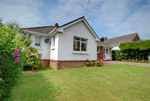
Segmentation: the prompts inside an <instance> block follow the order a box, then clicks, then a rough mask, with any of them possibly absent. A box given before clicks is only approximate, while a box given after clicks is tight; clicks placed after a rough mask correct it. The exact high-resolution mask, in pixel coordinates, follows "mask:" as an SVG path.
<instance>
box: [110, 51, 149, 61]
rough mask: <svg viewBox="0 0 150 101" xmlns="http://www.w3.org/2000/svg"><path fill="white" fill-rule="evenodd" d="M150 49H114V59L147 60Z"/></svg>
mask: <svg viewBox="0 0 150 101" xmlns="http://www.w3.org/2000/svg"><path fill="white" fill-rule="evenodd" d="M149 53H150V49H148V50H139V49H127V50H113V51H112V60H119V61H121V60H135V61H147V60H148V55H149Z"/></svg>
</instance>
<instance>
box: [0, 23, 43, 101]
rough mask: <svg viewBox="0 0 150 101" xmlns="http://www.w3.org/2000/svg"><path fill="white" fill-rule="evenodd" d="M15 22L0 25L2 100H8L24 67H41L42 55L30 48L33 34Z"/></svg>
mask: <svg viewBox="0 0 150 101" xmlns="http://www.w3.org/2000/svg"><path fill="white" fill-rule="evenodd" d="M26 32H27V31H26V30H25V31H24V30H23V29H21V28H20V27H19V25H18V24H16V23H15V22H12V23H11V22H9V23H6V24H2V23H0V100H1V101H2V100H4V101H5V100H7V99H8V98H9V97H10V95H11V93H12V89H13V87H14V86H15V85H16V84H17V83H18V79H19V78H20V77H21V75H22V71H23V69H24V67H28V68H30V69H32V70H34V69H36V68H39V67H41V59H40V56H41V54H39V53H38V51H37V50H36V49H35V48H33V47H30V44H31V42H32V41H31V40H30V37H31V34H27V33H26Z"/></svg>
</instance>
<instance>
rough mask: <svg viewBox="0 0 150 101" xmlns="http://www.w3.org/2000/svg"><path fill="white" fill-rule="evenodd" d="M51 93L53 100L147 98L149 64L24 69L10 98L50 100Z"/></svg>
mask: <svg viewBox="0 0 150 101" xmlns="http://www.w3.org/2000/svg"><path fill="white" fill-rule="evenodd" d="M51 87H52V88H54V90H53V89H51ZM55 90H57V92H55ZM51 97H53V98H55V100H57V101H149V100H150V67H144V66H133V65H116V64H113V65H105V66H103V67H88V68H83V67H82V68H72V69H63V70H58V71H54V70H48V71H41V72H37V73H24V74H23V77H22V78H21V80H20V83H19V84H18V85H17V86H16V87H15V89H14V91H13V94H12V96H11V98H10V99H11V100H16V101H51V99H50V98H51Z"/></svg>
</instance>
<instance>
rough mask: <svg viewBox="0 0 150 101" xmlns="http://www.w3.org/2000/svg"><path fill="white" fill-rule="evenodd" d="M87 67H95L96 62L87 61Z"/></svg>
mask: <svg viewBox="0 0 150 101" xmlns="http://www.w3.org/2000/svg"><path fill="white" fill-rule="evenodd" d="M85 65H86V66H87V67H89V66H94V62H93V61H91V60H88V59H87V60H86V64H85Z"/></svg>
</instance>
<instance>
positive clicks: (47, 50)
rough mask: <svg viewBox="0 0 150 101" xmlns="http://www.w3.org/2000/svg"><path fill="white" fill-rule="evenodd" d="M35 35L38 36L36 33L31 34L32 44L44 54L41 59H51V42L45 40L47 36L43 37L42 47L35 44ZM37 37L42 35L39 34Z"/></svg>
mask: <svg viewBox="0 0 150 101" xmlns="http://www.w3.org/2000/svg"><path fill="white" fill-rule="evenodd" d="M35 37H36V36H35V35H31V40H32V43H31V45H30V46H31V47H34V48H36V49H37V50H38V52H39V53H40V54H42V57H41V59H49V58H50V43H45V42H44V40H45V39H46V38H47V37H41V47H37V46H35ZM37 37H40V36H37Z"/></svg>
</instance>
